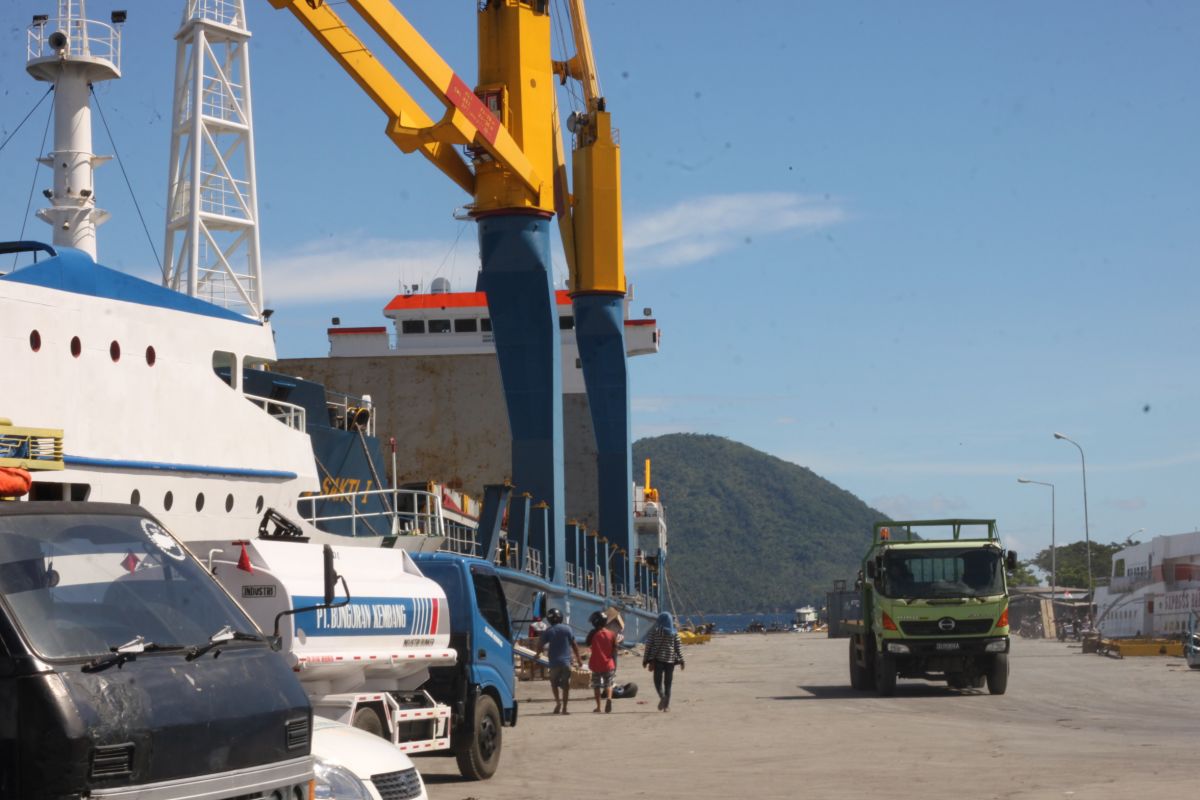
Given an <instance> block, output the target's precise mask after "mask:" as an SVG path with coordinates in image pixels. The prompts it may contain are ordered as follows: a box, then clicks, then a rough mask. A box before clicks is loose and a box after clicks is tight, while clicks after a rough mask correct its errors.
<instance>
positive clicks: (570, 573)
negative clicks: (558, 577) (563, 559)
mask: <svg viewBox="0 0 1200 800" xmlns="http://www.w3.org/2000/svg"><path fill="white" fill-rule="evenodd" d="M575 575H576V572H575V565H574V564H567V586H570V587H571V588H572V589H575V588H577V586H576V584H575V581H576V578H575Z"/></svg>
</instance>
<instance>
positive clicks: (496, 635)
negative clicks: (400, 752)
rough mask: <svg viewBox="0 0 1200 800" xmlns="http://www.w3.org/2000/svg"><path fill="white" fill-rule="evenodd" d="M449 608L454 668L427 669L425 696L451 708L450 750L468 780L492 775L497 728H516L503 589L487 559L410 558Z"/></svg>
mask: <svg viewBox="0 0 1200 800" xmlns="http://www.w3.org/2000/svg"><path fill="white" fill-rule="evenodd" d="M412 555H413V560H415V561H416V562H417V565H418V566H419V567H420V568H421V572H423V573H424V574H425V576H426V577H428V578H430V579H431V580H433V581H435V582H437V584H438V585H439V586H441V587H442V591H444V592H445V593H446V602H447V604H448V605H449V606H450V646H451V647H453V648H454V649H455V650H456V651H457V652H458V660H457V662H456V663H455V665H454V666H452V667H435V668H433V669H432V670H430V680H429V683H428V684H427V686H428V689H429V692H430V694H431V695H432V696H433V697H434V699H436V700H438V701H439V702H442V703H445V704H447V705H448V706H450V708H451V709H452V718H451V720H452V721H451V726H452V727H451V732H450V752H452V753H453V754H454V756H455V757H456V758H457V759H458V767H459V770H460V771H461V772H462V774H463V775H464V776H466V777H470V778H475V779H481V778H488V777H491V775H492V774H493V773H495V771H496V767H497V766H499V763H500V745H501V739H502V735H501V729H502V728H504V727H509V726H512V725H516V724H517V700H516V697H515V696H514V695H515V682H516V677H515V674H514V671H513V645H512V629H511V624H510V622H509V618H508V604H507V602H506V600H505V597H504V588H503V586H501V584H500V578H499V576H498V575H497V574H496V570H495V569H493V568H492V565H491V564H489V563H488V562H487V561H484V560H482V559H478V558H468V557H465V556H461V555H456V554H453V553H414V554H412Z"/></svg>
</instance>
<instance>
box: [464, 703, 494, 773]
mask: <svg viewBox="0 0 1200 800" xmlns="http://www.w3.org/2000/svg"><path fill="white" fill-rule="evenodd" d="M474 718H475V721H474V723H473V725H472V729H471V732H470V733H471V739H470V741H468V742H465V743H464V744H463V746H462V747H460V748H458V750H457V752H456V753H455V756H456V758H457V759H458V771H459V772H460V773H462V776H463V777H464V778H466V779H467V780H469V781H482V780H486V779H488V778H490V777H492V776H493V775H495V774H496V767H498V766H500V711H499V709H497V708H496V701H495V700H493V699H492V698H491V697H489V696H488V695H486V694H484V695H480V696H479V699H478V700H476V701H475V714H474Z"/></svg>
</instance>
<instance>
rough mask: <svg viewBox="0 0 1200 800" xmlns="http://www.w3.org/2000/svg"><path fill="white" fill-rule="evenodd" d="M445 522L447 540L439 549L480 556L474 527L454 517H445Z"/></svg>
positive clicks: (462, 554) (463, 554)
mask: <svg viewBox="0 0 1200 800" xmlns="http://www.w3.org/2000/svg"><path fill="white" fill-rule="evenodd" d="M443 523H444V525H445V530H446V540H445V541H444V542H443V543H442V546H441V548H439V549H441V550H442V551H443V552H447V553H457V554H458V555H461V556H476V557H478V556H479V541H478V540H477V539H476V537H475V529H474V528H472V527H470V526H468V525H463V524H462V523H461V522H455V521H454V520H452V519H444V520H443Z"/></svg>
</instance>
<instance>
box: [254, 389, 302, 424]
mask: <svg viewBox="0 0 1200 800" xmlns="http://www.w3.org/2000/svg"><path fill="white" fill-rule="evenodd" d="M242 396H243V397H245V398H246V399H247V400H249V401H250V402H251V403H254V404H255V405H256V406H258V407H259V408H261V409H262V410H263V411H266V412H267V413H268V414H270V415H271V416H272V417H274V418H275V419H277V420H279V421H280V422H282V423H283V424H284V425H286V426H288V427H289V428H291V429H293V430H297V431H302V430H304V429H305V425H306V424H307V423H306V420H305V412H304V408H303V407H301V406H298V405H296V404H294V403H285V402H283V401H282V400H272V399H271V398H269V397H260V396H259V395H256V394H250V393H249V392H246V393H244V394H243V395H242Z"/></svg>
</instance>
